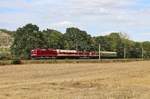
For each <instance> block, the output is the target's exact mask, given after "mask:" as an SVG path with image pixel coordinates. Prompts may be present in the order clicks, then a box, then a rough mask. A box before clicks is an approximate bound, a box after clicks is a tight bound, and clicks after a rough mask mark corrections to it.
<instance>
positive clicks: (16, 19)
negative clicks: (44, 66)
mask: <svg viewBox="0 0 150 99" xmlns="http://www.w3.org/2000/svg"><path fill="white" fill-rule="evenodd" d="M138 1H139V0H55V1H54V0H30V2H27V0H0V9H2V8H3V9H4V8H9V9H19V10H21V11H19V12H17V11H16V12H15V11H14V12H8V11H7V12H5V13H1V14H0V19H3V20H0V27H6V28H7V26H8V27H9V28H11V29H12V28H13V29H15V28H17V27H18V26H20V25H23V24H26V23H30V22H32V23H34V24H37V25H39V26H40V27H41V28H46V27H47V28H54V29H58V30H59V29H62V28H66V27H72V26H76V27H79V28H83V27H84V29H85V30H87V31H92V32H93V33H94V32H96V33H98V32H103V31H125V32H129V33H130V35H134V34H131V33H132V32H133V33H139V34H140V32H144V33H145V32H147V33H148V32H150V29H149V26H150V19H149V17H150V10H149V8H144V9H143V8H142V7H137V5H139V4H138ZM137 8H138V9H137ZM0 11H1V10H0ZM3 24H4V25H3ZM138 31H139V32H138ZM144 33H143V35H144Z"/></svg>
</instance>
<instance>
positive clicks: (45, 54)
mask: <svg viewBox="0 0 150 99" xmlns="http://www.w3.org/2000/svg"><path fill="white" fill-rule="evenodd" d="M100 55H101V57H102V58H115V57H117V53H116V52H108V51H101V52H100ZM98 57H99V54H98V53H97V52H95V51H77V50H62V49H51V48H50V49H33V50H31V58H37V59H38V58H98Z"/></svg>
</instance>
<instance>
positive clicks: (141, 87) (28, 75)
mask: <svg viewBox="0 0 150 99" xmlns="http://www.w3.org/2000/svg"><path fill="white" fill-rule="evenodd" d="M0 99H150V61H145V62H129V63H101V64H98V63H94V64H89V63H88V64H31V65H29V64H28V65H16V66H13V65H12V66H3V67H0Z"/></svg>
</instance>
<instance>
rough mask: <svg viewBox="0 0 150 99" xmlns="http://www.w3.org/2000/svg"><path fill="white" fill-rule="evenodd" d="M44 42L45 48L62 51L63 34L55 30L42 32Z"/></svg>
mask: <svg viewBox="0 0 150 99" xmlns="http://www.w3.org/2000/svg"><path fill="white" fill-rule="evenodd" d="M43 34H44V37H45V40H46V45H47V48H59V49H63V48H64V47H63V44H64V40H63V34H62V33H60V32H58V31H56V30H51V29H47V30H44V31H43Z"/></svg>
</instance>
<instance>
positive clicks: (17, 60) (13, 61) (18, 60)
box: [11, 59, 21, 64]
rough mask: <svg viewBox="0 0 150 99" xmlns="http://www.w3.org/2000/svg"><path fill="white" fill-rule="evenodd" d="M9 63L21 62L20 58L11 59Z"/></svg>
mask: <svg viewBox="0 0 150 99" xmlns="http://www.w3.org/2000/svg"><path fill="white" fill-rule="evenodd" d="M11 64H21V60H20V59H13V60H12V62H11Z"/></svg>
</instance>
